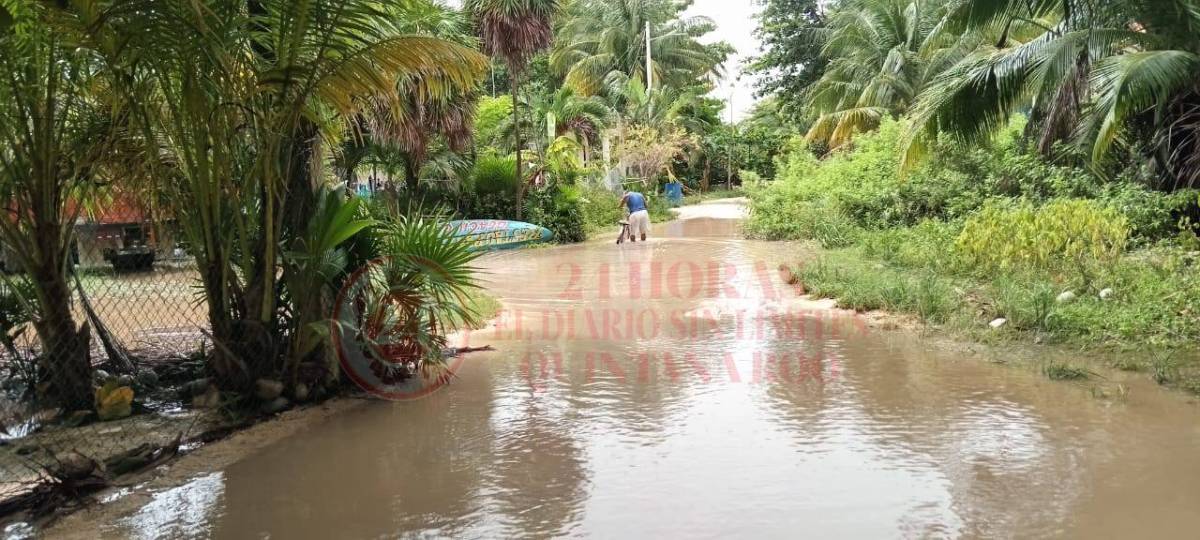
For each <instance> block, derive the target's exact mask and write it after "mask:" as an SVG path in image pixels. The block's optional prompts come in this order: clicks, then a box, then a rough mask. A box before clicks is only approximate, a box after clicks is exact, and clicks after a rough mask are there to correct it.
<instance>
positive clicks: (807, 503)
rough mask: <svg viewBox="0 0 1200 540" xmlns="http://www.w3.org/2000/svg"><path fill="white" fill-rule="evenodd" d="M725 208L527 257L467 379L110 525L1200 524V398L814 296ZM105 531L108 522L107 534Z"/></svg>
mask: <svg viewBox="0 0 1200 540" xmlns="http://www.w3.org/2000/svg"><path fill="white" fill-rule="evenodd" d="M739 212H740V207H738V206H736V205H733V204H722V203H717V204H707V205H702V206H701V207H700V208H698V209H688V212H687V213H686V214H685V217H690V219H683V220H679V221H675V222H672V223H669V224H664V225H659V226H656V227H655V230H654V233H655V235H654V236H655V237H654V238H653V239H652V240H651V241H650V242H648V243H644V244H632V245H631V244H626V245H622V246H615V245H613V243H612V241H611V240H604V241H599V240H598V241H595V242H590V243H587V244H582V245H574V246H563V247H555V248H548V249H535V250H529V251H521V252H512V253H502V254H496V255H491V256H489V257H488V258H487V259H486V260H485V261H484V262H483V265H484V266H485V269H486V271H487V273H488V277H487V280H488V282H489V284H490V285H489V288H490V289H491V290H492V291H493V292H494V293H495V294H496V295H497V296H499V297H500V298H501V299H502V300H503V302H504V304H505V306H506V312H505V314H504V315H503V316H502V318H501V319H500V320H499V322H498V324H497V325H496V326H495V327H492V328H489V329H487V330H485V331H480V332H476V333H473V334H471V335H469V336H464V337H463V341H464V342H465V343H466V344H469V345H471V346H480V345H487V344H490V345H492V346H493V347H495V348H496V351H495V352H488V353H479V354H473V355H470V356H469V357H467V358H466V359H465V360H464V361H463V363H462V365H461V366H459V367H458V370H457V374H458V376H457V379H456V380H455V381H454V382H453V383H452V384H451V385H449V386H448V387H446V388H443V389H441V390H439V391H438V392H435V393H433V394H432V395H430V396H429V397H426V398H424V399H421V400H417V401H409V402H395V403H392V402H371V403H367V404H365V405H364V406H361V407H358V408H355V409H353V410H351V411H349V412H347V413H345V414H341V415H339V416H336V417H333V418H331V419H329V420H326V421H324V422H321V423H319V424H316V425H313V426H311V427H310V428H308V429H306V430H303V431H302V432H300V433H298V434H296V435H293V436H291V437H289V438H285V439H283V440H281V441H279V442H277V443H275V444H272V445H270V446H267V447H265V448H262V449H261V450H259V451H257V452H255V453H253V454H251V455H249V456H248V457H246V458H245V459H242V460H241V461H239V462H237V463H235V464H233V465H232V466H229V467H228V468H225V469H223V470H217V471H212V472H211V473H208V474H205V475H201V476H198V477H196V478H194V479H192V480H191V481H190V482H188V483H187V484H185V485H183V486H181V487H178V488H175V489H169V490H165V491H162V492H159V493H158V494H157V495H155V496H154V497H153V498H152V500H151V501H150V502H149V504H146V505H145V506H142V507H141V508H140V509H138V510H137V511H135V512H133V513H131V514H129V515H125V516H119V517H117V518H114V519H113V520H111V521H110V522H107V523H104V524H102V525H99V527H100V530H99V533H100V534H101V535H102V536H105V537H127V536H129V537H135V538H178V537H202V538H204V537H212V538H267V537H270V538H392V537H454V538H473V537H489V538H501V537H502V538H509V537H530V538H541V537H551V536H589V537H606V538H615V537H660V538H662V537H669V538H723V537H734V536H737V537H755V538H795V537H827V536H833V535H838V536H847V537H860V538H861V537H869V538H878V537H985V536H986V537H996V536H999V537H1019V538H1027V537H1045V536H1073V537H1089V538H1091V537H1121V536H1134V535H1137V536H1139V537H1158V536H1166V537H1184V536H1191V535H1193V534H1195V531H1197V530H1200V423H1198V422H1197V420H1200V414H1198V409H1197V407H1196V406H1195V405H1194V404H1191V403H1188V402H1187V400H1186V399H1185V398H1183V397H1182V396H1179V395H1176V394H1172V393H1169V392H1166V391H1162V390H1160V389H1158V388H1155V387H1154V386H1153V385H1152V384H1150V383H1148V382H1144V381H1142V379H1141V378H1136V379H1131V380H1130V381H1127V382H1125V383H1124V384H1125V385H1126V388H1128V395H1127V397H1124V398H1122V399H1100V398H1097V397H1095V396H1093V393H1092V392H1091V391H1089V389H1088V388H1087V387H1086V386H1081V385H1074V384H1068V383H1060V382H1053V381H1049V380H1047V379H1045V378H1044V377H1042V376H1040V375H1039V374H1037V373H1035V372H1034V371H1033V370H1029V369H1019V368H1012V367H1006V366H999V365H994V364H992V363H989V362H987V361H984V360H981V359H980V358H977V357H966V356H965V355H963V354H961V353H954V352H949V351H947V350H940V349H938V348H936V347H933V346H931V345H929V344H927V343H924V342H922V341H921V340H920V339H919V338H917V337H914V336H913V334H912V333H910V332H881V331H876V330H874V329H873V328H872V327H871V326H870V325H869V324H867V323H865V322H864V321H862V320H859V319H856V318H855V317H854V316H853V315H852V314H847V313H843V312H840V311H834V310H830V309H828V308H827V307H826V306H825V305H824V304H818V303H812V302H806V301H804V300H803V299H799V298H797V297H796V294H795V292H794V291H793V289H792V288H791V287H790V286H788V285H787V284H786V283H784V282H783V280H782V279H781V278H780V276H779V275H778V273H777V272H776V270H775V269H776V268H777V267H778V265H779V264H780V263H783V262H792V261H794V260H796V258H797V255H798V253H797V251H796V250H797V249H798V248H796V247H794V246H790V245H788V244H769V243H756V242H749V241H745V240H741V239H739V233H738V221H737V220H736V219H731V218H736V217H737V215H738V214H739ZM93 532H95V531H93Z"/></svg>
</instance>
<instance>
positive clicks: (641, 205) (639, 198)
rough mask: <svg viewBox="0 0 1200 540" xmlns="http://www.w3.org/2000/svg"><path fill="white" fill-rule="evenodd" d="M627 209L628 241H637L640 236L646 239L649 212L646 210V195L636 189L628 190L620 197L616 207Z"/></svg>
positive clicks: (648, 228) (648, 229)
mask: <svg viewBox="0 0 1200 540" xmlns="http://www.w3.org/2000/svg"><path fill="white" fill-rule="evenodd" d="M622 206H624V207H626V208H628V209H629V241H630V242H637V238H638V237H639V236H640V237H641V238H642V241H643V242H645V241H646V233H647V232H649V231H650V213H649V212H647V211H646V196H645V195H642V194H641V193H638V192H636V191H629V192H626V193H625V196H624V197H621V202H620V203H618V204H617V207H622Z"/></svg>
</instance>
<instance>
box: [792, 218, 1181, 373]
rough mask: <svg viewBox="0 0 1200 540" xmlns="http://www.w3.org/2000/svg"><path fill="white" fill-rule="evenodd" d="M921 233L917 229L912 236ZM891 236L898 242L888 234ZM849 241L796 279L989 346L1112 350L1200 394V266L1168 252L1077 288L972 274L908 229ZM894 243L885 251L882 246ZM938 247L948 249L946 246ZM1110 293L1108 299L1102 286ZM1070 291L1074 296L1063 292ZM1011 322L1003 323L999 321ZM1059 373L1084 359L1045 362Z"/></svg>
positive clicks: (798, 270)
mask: <svg viewBox="0 0 1200 540" xmlns="http://www.w3.org/2000/svg"><path fill="white" fill-rule="evenodd" d="M909 234H913V233H909ZM881 235H891V236H892V238H891V239H890V240H880V236H881ZM861 238H862V239H861V240H860V242H859V243H857V244H856V245H853V246H851V247H846V248H838V249H831V250H819V254H818V255H816V256H814V258H812V259H811V260H807V261H802V262H799V263H797V264H795V265H794V266H793V267H792V268H791V270H792V273H793V275H794V276H795V279H796V280H797V281H798V282H799V283H800V284H801V285H803V287H804V288H805V290H806V291H807V292H808V293H809V294H812V295H814V296H817V297H822V298H834V299H836V300H837V301H838V304H839V305H840V306H841V307H843V308H846V309H853V310H857V311H873V310H881V311H887V312H892V313H901V314H907V315H912V316H914V317H916V318H918V319H919V320H921V321H923V322H924V323H925V324H927V325H929V326H931V327H936V328H938V329H940V330H943V331H946V332H949V333H952V334H954V335H958V336H961V337H965V338H969V339H972V340H976V341H979V342H985V343H1004V342H1007V341H1013V340H1016V341H1033V342H1036V343H1061V344H1068V345H1072V346H1077V347H1081V348H1084V349H1110V350H1115V351H1117V352H1123V353H1124V354H1117V355H1112V356H1114V358H1115V359H1114V360H1112V361H1111V364H1110V365H1109V366H1108V367H1112V368H1115V369H1119V370H1122V371H1137V372H1144V373H1146V374H1147V375H1148V376H1150V377H1152V378H1153V379H1154V380H1155V381H1157V382H1158V383H1160V384H1163V385H1165V386H1170V387H1175V388H1181V389H1184V390H1188V391H1190V392H1193V393H1196V394H1200V355H1197V354H1196V349H1195V343H1196V340H1198V339H1200V319H1198V318H1197V315H1200V314H1198V313H1197V312H1195V309H1196V307H1197V306H1198V305H1200V294H1198V292H1197V291H1198V287H1197V285H1198V284H1200V279H1198V277H1200V276H1198V275H1197V274H1198V272H1197V271H1196V270H1194V269H1192V268H1190V267H1189V268H1181V267H1179V266H1178V264H1179V263H1178V262H1177V261H1171V260H1169V259H1170V257H1169V256H1165V255H1162V254H1155V253H1139V254H1136V255H1134V256H1129V257H1126V258H1124V259H1122V260H1120V261H1118V262H1116V263H1114V264H1113V265H1112V267H1111V268H1108V269H1106V272H1104V274H1103V275H1102V276H1098V278H1097V280H1098V283H1097V284H1096V285H1093V286H1092V287H1091V288H1089V289H1082V288H1075V289H1071V288H1070V287H1069V285H1066V284H1063V283H1059V282H1056V281H1055V280H1054V278H1052V277H1050V276H1048V275H1039V274H1037V273H1025V274H1021V275H1014V274H996V275H994V276H980V275H967V274H963V273H959V272H956V271H955V270H954V266H953V265H952V264H949V263H948V262H947V261H945V260H943V259H942V257H944V255H938V254H935V253H932V252H931V251H930V250H929V249H925V248H922V247H921V246H922V242H919V241H915V240H913V239H912V238H911V237H906V234H905V233H904V232H903V231H896V230H892V231H884V232H872V233H863V236H862V237H861ZM881 243H882V244H884V245H887V246H890V247H892V248H895V249H893V250H890V251H889V250H884V249H881V247H880V244H881ZM939 251H943V252H944V251H945V250H944V249H942V250H939ZM1105 289H1107V290H1108V291H1109V292H1108V293H1107V294H1106V295H1105V298H1101V295H1100V292H1099V291H1100V290H1105ZM1068 290H1069V291H1071V295H1068V296H1074V298H1073V299H1070V300H1066V299H1065V298H1063V296H1064V293H1065V292H1067V291H1068ZM1000 319H1003V320H1004V322H1003V324H1000V325H999V326H998V327H993V326H992V323H993V322H996V323H998V321H999V320H1000ZM1042 372H1043V373H1044V374H1045V375H1046V376H1047V377H1050V378H1052V379H1056V380H1076V379H1085V378H1088V377H1090V376H1092V375H1093V373H1092V372H1091V371H1089V370H1087V369H1085V368H1083V367H1080V366H1059V365H1054V366H1044V367H1043V369H1042Z"/></svg>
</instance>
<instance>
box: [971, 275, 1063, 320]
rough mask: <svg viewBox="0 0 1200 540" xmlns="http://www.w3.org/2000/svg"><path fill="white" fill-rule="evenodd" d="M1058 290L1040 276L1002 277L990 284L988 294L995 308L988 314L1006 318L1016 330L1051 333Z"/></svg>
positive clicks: (990, 316)
mask: <svg viewBox="0 0 1200 540" xmlns="http://www.w3.org/2000/svg"><path fill="white" fill-rule="evenodd" d="M1059 292H1061V291H1059V290H1057V289H1056V288H1055V287H1053V286H1052V285H1051V284H1050V283H1049V282H1047V281H1045V280H1042V279H1038V277H1037V276H1032V275H1016V274H1006V275H1002V276H999V277H997V278H995V279H994V280H992V282H991V286H990V287H988V291H987V296H988V297H990V299H991V304H992V308H993V310H994V312H993V313H988V314H987V315H988V318H995V317H1003V318H1004V319H1007V320H1008V325H1009V326H1010V327H1011V328H1013V329H1016V330H1031V331H1040V332H1050V331H1052V330H1053V327H1052V326H1051V323H1052V322H1053V321H1052V316H1054V315H1055V307H1056V303H1055V299H1056V298H1057V297H1058V294H1059Z"/></svg>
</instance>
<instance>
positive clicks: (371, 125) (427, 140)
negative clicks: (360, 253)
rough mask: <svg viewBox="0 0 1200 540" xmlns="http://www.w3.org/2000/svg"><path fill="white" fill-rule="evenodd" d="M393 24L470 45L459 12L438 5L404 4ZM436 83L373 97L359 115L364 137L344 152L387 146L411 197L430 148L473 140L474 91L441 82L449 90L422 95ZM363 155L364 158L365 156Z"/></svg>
mask: <svg viewBox="0 0 1200 540" xmlns="http://www.w3.org/2000/svg"><path fill="white" fill-rule="evenodd" d="M396 15H397V17H396V20H397V21H399V22H398V23H397V24H399V25H401V26H402V28H403V29H404V31H406V32H408V33H411V34H418V35H427V36H433V37H438V38H442V39H446V40H450V41H453V42H455V43H458V44H460V45H463V46H467V47H474V46H475V45H476V43H475V40H474V37H473V36H472V35H471V34H470V32H469V31H468V30H467V21H466V20H465V18H464V17H463V14H462V13H461V12H460V11H458V10H454V9H451V8H448V7H446V6H444V5H442V4H439V3H436V2H433V1H429V0H420V1H413V2H408V3H405V4H403V11H402V12H399V13H396ZM434 82H435V81H431V80H428V79H426V80H424V81H422V84H414V82H413V81H410V80H402V81H401V82H400V83H399V84H398V90H399V91H398V92H397V96H398V97H399V99H398V100H396V99H395V97H396V96H391V95H389V96H383V97H382V98H381V99H373V100H371V102H370V104H369V105H368V106H367V107H366V109H365V110H364V111H363V113H362V116H363V118H362V119H361V120H362V122H361V124H362V127H363V128H364V129H363V131H365V133H363V134H362V135H364V136H362V137H351V138H350V141H349V144H348V145H347V147H346V148H345V150H347V151H349V155H350V157H354V156H362V155H363V154H364V153H363V152H362V150H363V149H366V150H368V151H370V150H380V149H382V148H383V147H384V146H390V147H392V148H394V149H396V150H398V151H399V153H400V154H401V155H402V157H403V161H404V172H405V182H406V187H407V190H408V191H409V193H415V192H416V191H417V189H418V187H419V182H420V178H421V169H422V167H423V166H424V165H425V163H426V161H427V160H428V158H429V148H430V145H431V144H433V143H434V142H435V140H439V139H440V140H441V141H444V142H445V143H446V145H447V146H449V148H450V150H451V151H453V152H462V151H464V150H465V149H466V148H467V147H468V145H469V144H470V142H471V136H472V126H473V124H474V115H475V108H476V103H477V101H478V93H477V92H476V89H474V88H469V89H458V88H455V86H454V84H453V81H442V82H439V83H438V84H444V85H445V86H447V87H448V88H450V91H448V92H443V93H442V94H441V95H438V94H433V93H430V92H427V91H425V89H426V88H427V87H429V86H430V84H431V83H434ZM363 157H365V156H363Z"/></svg>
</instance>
